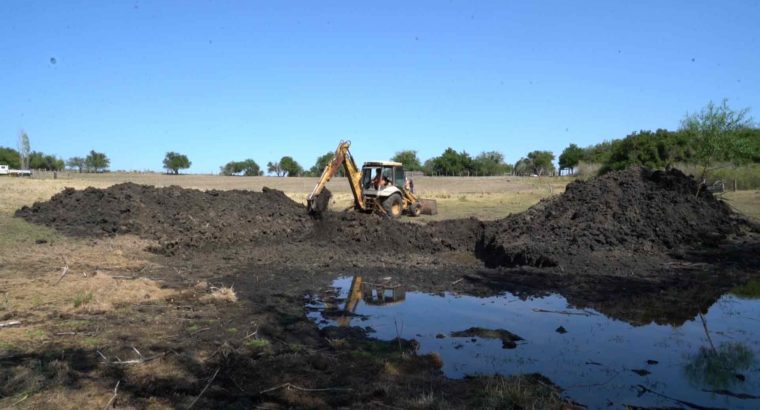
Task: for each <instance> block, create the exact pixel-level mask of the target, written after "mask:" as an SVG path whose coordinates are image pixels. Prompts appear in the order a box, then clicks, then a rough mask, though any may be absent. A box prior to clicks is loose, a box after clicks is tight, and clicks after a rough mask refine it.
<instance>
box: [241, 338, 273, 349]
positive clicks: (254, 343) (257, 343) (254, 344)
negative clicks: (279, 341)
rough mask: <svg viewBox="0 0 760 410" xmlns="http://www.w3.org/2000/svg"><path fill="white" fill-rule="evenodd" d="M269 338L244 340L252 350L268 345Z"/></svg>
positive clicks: (264, 347)
mask: <svg viewBox="0 0 760 410" xmlns="http://www.w3.org/2000/svg"><path fill="white" fill-rule="evenodd" d="M269 345H270V343H269V340H266V339H251V340H248V341H246V342H245V346H246V347H247V348H249V349H253V350H264V349H267V348H268V347H269Z"/></svg>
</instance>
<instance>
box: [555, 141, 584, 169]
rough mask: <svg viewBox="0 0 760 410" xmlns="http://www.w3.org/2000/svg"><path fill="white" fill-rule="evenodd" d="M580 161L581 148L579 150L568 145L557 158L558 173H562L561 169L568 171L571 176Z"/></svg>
mask: <svg viewBox="0 0 760 410" xmlns="http://www.w3.org/2000/svg"><path fill="white" fill-rule="evenodd" d="M582 159H583V148H580V147H579V146H577V145H575V144H570V145H569V146H568V147H567V148H565V150H564V151H562V154H560V156H559V170H560V172H562V170H563V169H569V170H570V173H571V174H572V173H574V170H575V167H577V166H578V164H579V163H580V162H581V160H582Z"/></svg>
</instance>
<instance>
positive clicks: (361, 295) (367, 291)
mask: <svg viewBox="0 0 760 410" xmlns="http://www.w3.org/2000/svg"><path fill="white" fill-rule="evenodd" d="M340 291H341V288H340V287H339V286H334V287H331V288H329V289H327V290H326V291H325V292H323V294H322V298H321V300H322V301H323V303H324V305H325V309H324V311H323V312H322V313H323V316H325V317H329V318H332V319H333V320H334V321H335V322H336V324H337V325H338V326H343V327H345V326H349V325H350V324H351V319H352V318H353V317H355V316H356V314H355V312H356V307H357V306H358V304H359V301H364V303H366V304H368V305H374V306H383V305H393V304H396V303H401V302H403V301H404V299H406V289H405V288H404V287H403V286H402V285H401V284H399V283H394V282H393V281H392V280H391V278H383V279H381V280H378V281H376V282H374V283H373V282H365V281H364V280H363V278H362V277H361V276H354V277H353V278H352V279H351V286H350V287H349V288H348V292H347V297H346V298H345V302H344V303H343V304H342V306H341V302H342V301H343V300H344V299H341V298H340V297H338V296H337V295H339V294H340Z"/></svg>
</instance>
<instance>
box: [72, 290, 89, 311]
mask: <svg viewBox="0 0 760 410" xmlns="http://www.w3.org/2000/svg"><path fill="white" fill-rule="evenodd" d="M90 302H92V291H87V292H78V293H77V294H76V296H74V307H75V308H78V307H80V306H82V305H86V304H88V303H90Z"/></svg>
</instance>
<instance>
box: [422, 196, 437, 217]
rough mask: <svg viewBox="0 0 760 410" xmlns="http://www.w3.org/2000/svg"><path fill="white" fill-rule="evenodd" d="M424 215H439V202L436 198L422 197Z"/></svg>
mask: <svg viewBox="0 0 760 410" xmlns="http://www.w3.org/2000/svg"><path fill="white" fill-rule="evenodd" d="M420 208H421V211H420V213H421V214H422V215H438V202H436V201H435V199H420Z"/></svg>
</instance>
